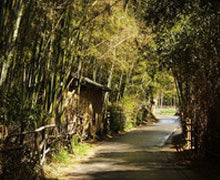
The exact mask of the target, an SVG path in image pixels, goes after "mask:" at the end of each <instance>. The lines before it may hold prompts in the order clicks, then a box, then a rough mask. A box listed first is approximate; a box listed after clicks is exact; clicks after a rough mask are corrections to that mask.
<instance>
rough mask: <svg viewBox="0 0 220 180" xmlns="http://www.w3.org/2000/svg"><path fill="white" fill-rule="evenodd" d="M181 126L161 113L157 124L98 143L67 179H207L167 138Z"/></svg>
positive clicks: (175, 120)
mask: <svg viewBox="0 0 220 180" xmlns="http://www.w3.org/2000/svg"><path fill="white" fill-rule="evenodd" d="M178 127H179V121H178V120H177V118H176V117H173V116H160V121H159V122H158V123H156V124H154V125H149V126H143V127H141V128H140V129H137V130H134V131H131V132H129V133H127V134H125V135H122V136H120V137H117V138H114V139H111V140H110V141H108V142H105V143H103V144H102V145H100V146H98V147H97V153H96V155H95V156H94V157H92V158H91V159H90V160H88V161H86V162H84V163H82V164H81V165H80V167H79V168H77V169H74V170H72V172H70V173H68V174H66V177H65V179H68V180H71V179H152V180H154V179H155V180H160V179H161V180H162V179H169V180H172V179H173V180H187V179H193V180H197V179H207V177H206V176H200V175H199V173H196V172H193V171H192V170H190V168H191V167H188V168H187V167H186V166H183V164H182V163H180V162H178V160H177V159H176V154H177V153H176V151H175V150H174V148H172V147H170V146H167V145H166V146H165V145H164V144H165V142H166V141H167V139H168V138H169V137H170V136H171V135H172V132H173V131H174V130H175V129H177V128H178Z"/></svg>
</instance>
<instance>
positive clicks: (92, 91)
mask: <svg viewBox="0 0 220 180" xmlns="http://www.w3.org/2000/svg"><path fill="white" fill-rule="evenodd" d="M110 91H111V89H110V88H108V87H106V86H103V85H102V84H99V83H97V82H94V81H92V80H91V79H89V78H86V77H82V78H81V80H79V79H78V78H74V80H73V81H72V82H71V84H70V86H69V91H68V93H67V94H66V98H65V107H66V108H65V118H64V119H65V121H66V124H67V130H68V132H70V133H73V134H78V135H80V136H81V137H82V138H87V137H91V138H95V137H96V135H97V134H100V133H102V132H103V130H104V120H103V119H104V118H103V104H104V95H105V93H106V92H110Z"/></svg>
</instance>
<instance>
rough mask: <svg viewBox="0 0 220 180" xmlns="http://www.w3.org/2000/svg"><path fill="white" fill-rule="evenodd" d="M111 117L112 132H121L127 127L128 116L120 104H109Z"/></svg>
mask: <svg viewBox="0 0 220 180" xmlns="http://www.w3.org/2000/svg"><path fill="white" fill-rule="evenodd" d="M108 112H109V113H110V117H109V128H110V129H109V130H110V131H111V132H120V131H123V130H124V129H125V121H126V117H125V115H124V112H123V110H122V108H121V106H119V105H110V106H108Z"/></svg>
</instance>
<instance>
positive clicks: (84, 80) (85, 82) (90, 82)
mask: <svg viewBox="0 0 220 180" xmlns="http://www.w3.org/2000/svg"><path fill="white" fill-rule="evenodd" d="M81 84H82V85H84V86H87V85H92V86H95V87H96V88H99V89H101V90H102V91H112V90H111V89H110V88H108V87H106V86H104V85H102V84H99V83H97V82H95V81H93V80H91V79H89V78H87V77H82V81H81Z"/></svg>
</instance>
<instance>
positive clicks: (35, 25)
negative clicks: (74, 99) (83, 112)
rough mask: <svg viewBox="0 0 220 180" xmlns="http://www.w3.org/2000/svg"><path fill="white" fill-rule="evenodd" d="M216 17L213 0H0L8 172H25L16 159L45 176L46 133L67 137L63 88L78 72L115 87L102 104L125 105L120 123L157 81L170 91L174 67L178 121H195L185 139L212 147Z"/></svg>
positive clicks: (148, 98) (0, 98)
mask: <svg viewBox="0 0 220 180" xmlns="http://www.w3.org/2000/svg"><path fill="white" fill-rule="evenodd" d="M219 22H220V20H219V2H218V1H199V0H193V1H187V0H185V1H181V2H180V1H178V0H172V1H166V0H165V1H160V0H157V1H156V0H144V1H140V0H135V1H133V0H124V1H123V0H70V1H65V0H1V2H0V73H1V77H0V91H1V93H0V121H1V122H0V125H3V127H4V131H5V132H6V133H5V134H6V135H7V136H6V137H3V138H2V140H1V148H2V147H3V150H2V152H4V149H5V150H7V151H9V152H10V153H7V154H8V155H4V153H1V155H0V156H1V159H2V160H1V163H2V162H3V161H4V162H5V164H4V165H3V171H4V172H5V174H6V176H5V177H6V179H7V177H10V175H11V176H13V175H14V176H16V173H21V174H22V172H21V168H20V164H22V167H23V170H24V172H25V173H26V175H27V177H28V174H29V177H30V176H31V175H32V176H38V174H40V177H42V178H43V177H44V171H43V164H44V162H45V159H46V156H47V153H48V154H50V153H49V151H50V149H44V147H46V145H45V146H44V142H45V141H46V140H45V139H47V136H48V135H49V134H50V135H51V134H52V135H54V136H55V137H54V139H53V143H52V142H49V143H51V148H52V147H53V148H55V149H59V146H64V145H66V143H67V144H68V140H69V139H68V138H69V137H68V136H66V134H65V132H63V122H64V121H65V120H64V112H65V108H66V107H65V106H64V102H63V101H64V95H65V93H66V92H67V91H68V89H69V85H70V83H69V82H71V81H72V80H73V78H75V77H77V78H79V79H80V78H81V77H82V76H86V77H89V78H91V79H92V80H94V81H96V82H99V83H101V84H104V85H106V86H108V87H109V88H111V89H113V92H112V93H107V94H106V95H105V104H106V106H105V110H103V111H107V110H109V111H110V113H111V112H112V113H114V111H116V110H117V111H118V110H120V111H122V110H124V112H129V113H128V114H129V115H128V114H127V120H126V122H124V123H125V127H127V128H128V127H130V126H132V125H136V124H138V123H140V122H137V120H136V119H138V118H137V117H138V111H139V110H140V109H141V107H142V106H143V105H146V104H150V105H149V106H151V105H152V104H151V103H152V101H153V99H154V98H156V96H157V95H158V93H159V92H160V91H162V90H163V89H167V90H170V92H172V96H173V97H174V99H175V93H176V91H175V90H174V89H175V87H174V83H173V82H174V80H173V77H174V79H175V85H176V87H177V92H178V96H179V110H180V116H181V120H182V125H183V128H186V127H185V124H186V123H188V121H190V122H192V127H193V134H192V138H191V142H192V149H195V151H196V152H197V154H199V155H200V156H201V157H202V156H203V157H204V156H206V155H207V154H209V155H211V156H216V154H217V156H218V157H219V151H220V150H219V149H217V148H216V147H217V146H218V144H219V128H220V121H219V119H220V115H219V109H220V104H219V102H220V99H219V98H220V94H219V92H220V83H219V82H220V79H219V78H220V68H219V67H220V60H219V44H220V42H219V35H218V34H219ZM171 73H172V75H173V77H172V76H170V74H171ZM70 77H71V78H72V79H70ZM173 97H172V98H173ZM130 112H132V114H131V113H130ZM134 112H135V113H134ZM125 115H126V113H125ZM117 128H118V127H117ZM117 128H116V129H117ZM108 129H109V127H108ZM113 129H114V128H113ZM119 129H120V128H119ZM185 130H186V129H185ZM52 131H53V133H52ZM29 132H31V133H29ZM105 132H106V131H105ZM105 132H103V133H105ZM28 140H29V141H28ZM44 140H45V141H44ZM57 142H62V143H61V144H60V145H59V146H56V145H57V144H59V143H57ZM54 144H56V145H54ZM11 147H12V148H11ZM10 148H11V150H10ZM15 151H16V152H17V151H18V152H20V154H19V155H16V157H15V158H10V157H12V156H14V154H15V153H14V152H15ZM5 154H6V153H5ZM17 154H18V153H17ZM48 156H49V155H48ZM21 162H22V163H21ZM15 164H17V166H14V165H15ZM28 169H29V170H28ZM30 169H31V170H30ZM33 169H34V172H36V174H34V173H33V171H32V170H33ZM12 170H14V172H15V173H14V174H10V173H11V171H12ZM24 172H23V173H24ZM12 178H15V177H12ZM23 179H24V178H23Z"/></svg>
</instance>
